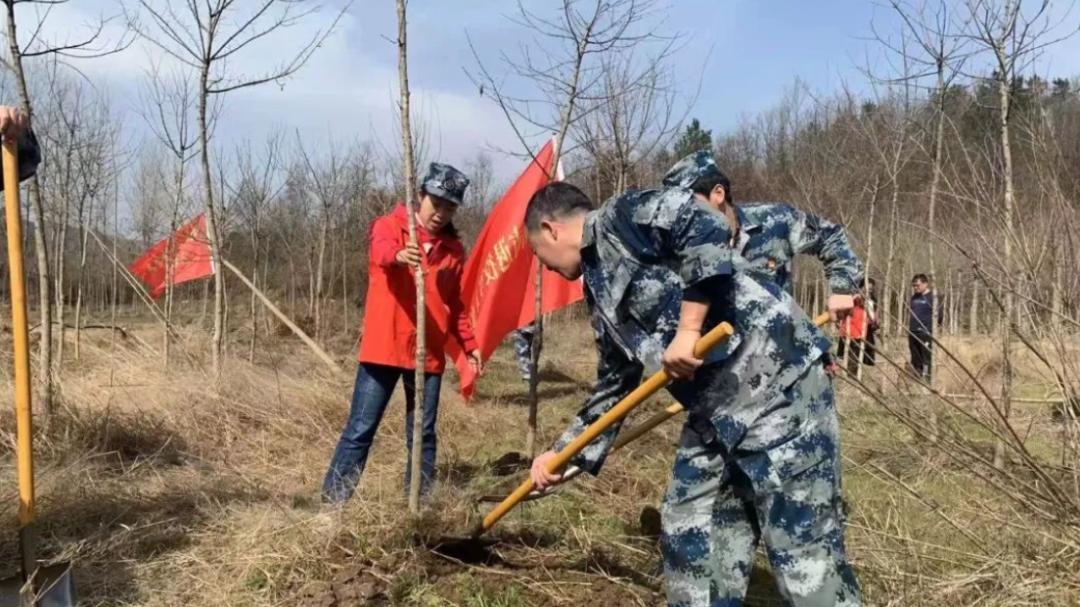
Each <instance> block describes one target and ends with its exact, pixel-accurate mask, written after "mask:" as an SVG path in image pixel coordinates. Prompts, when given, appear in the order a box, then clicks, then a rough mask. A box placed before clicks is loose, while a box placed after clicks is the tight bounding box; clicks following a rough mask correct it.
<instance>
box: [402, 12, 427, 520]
mask: <svg viewBox="0 0 1080 607" xmlns="http://www.w3.org/2000/svg"><path fill="white" fill-rule="evenodd" d="M397 18H398V38H397V46H398V83H399V87H400V89H401V103H400V109H401V141H402V151H403V158H404V161H405V166H404V169H405V175H404V177H405V211H406V215H408V222H409V243H410V244H412V245H414V246H415V245H417V243H418V241H417V238H416V211H415V209H416V204H415V202H416V201H415V190H414V188H415V187H416V176H415V175H414V174H413V173H414V169H415V168H416V167H415V165H414V164H413V141H412V127H411V126H410V115H409V62H408V53H407V39H406V32H407V28H406V22H405V0H397ZM423 256H424V255H423V252H421V259H422V258H423ZM414 275H415V280H416V375H415V377H414V380H413V381H414V388H415V396H414V399H415V405H414V409H413V444H412V462H411V464H412V467H411V470H410V481H411V483H410V485H409V511H410V512H412V513H413V514H417V513H419V512H420V485H421V482H422V479H421V477H420V475H421V465H420V464H421V462H420V458H421V455H422V453H421V443H423V431H424V379H425V375H424V366H425V362H426V361H427V342H426V341H425V333H426V330H425V329H426V328H427V325H426V318H425V316H426V314H425V312H426V310H425V307H424V306H425V302H424V300H425V298H424V295H425V289H424V286H425V284H424V264H423V262H422V261H421V263H418V264H416V268H415V270H414Z"/></svg>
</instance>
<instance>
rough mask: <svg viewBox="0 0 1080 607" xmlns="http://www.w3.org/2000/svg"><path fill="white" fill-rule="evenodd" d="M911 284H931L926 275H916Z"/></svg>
mask: <svg viewBox="0 0 1080 607" xmlns="http://www.w3.org/2000/svg"><path fill="white" fill-rule="evenodd" d="M911 282H921V283H925V284H930V279H929V278H927V276H926V274H916V275H914V276H912V277H911Z"/></svg>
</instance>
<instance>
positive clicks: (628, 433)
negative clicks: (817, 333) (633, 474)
mask: <svg viewBox="0 0 1080 607" xmlns="http://www.w3.org/2000/svg"><path fill="white" fill-rule="evenodd" d="M831 319H832V317H831V316H830V315H829V313H828V312H823V313H821V314H818V315H817V316H816V317H815V318H814V324H815V325H817V326H818V327H824V326H825V325H827V324H829V321H830V320H831ZM702 341H704V338H702ZM699 343H700V342H699ZM683 411H685V408H684V407H683V406H682V405H681V404H679V403H671V404H670V405H668V406H667V407H664V409H663V410H662V411H660V412H658V413H656V414H655V415H653V416H651V417H649V419H647V420H645V421H644V422H642V423H641V424H639V425H637V426H634V427H633V428H630V429H628V430H624V431H623V432H622V434H620V435H619V438H617V439H616V440H615V442H614V443H613V444H612V445H611V452H615V451H618V450H619V449H621V448H623V447H625V446H626V445H627V444H629V443H632V442H634V441H635V440H637V439H638V438H640V437H641V435H643V434H645V433H647V432H648V431H650V430H652V429H653V428H655V427H657V426H659V425H660V424H662V423H664V422H666V421H667V420H669V419H671V418H673V417H675V416H676V415H678V414H680V413H682V412H683ZM579 474H581V469H580V468H578V467H577V466H570V467H569V468H567V469H566V470H564V471H563V482H565V481H568V480H570V479H572V478H574V477H576V476H578V475H579ZM561 485H562V483H560V484H558V485H552V486H551V487H548V488H547V489H545V490H543V491H535V490H530V491H529V493H528V494H527V495H526V496H525V497H524V498H523V499H522V501H526V502H528V501H532V500H535V499H539V498H541V497H545V496H547V495H550V494H551V493H553V492H554V491H555V490H557V489H558V488H559V487H560V486H561ZM499 499H501V498H499V497H498V496H490V495H485V496H484V497H482V498H480V501H483V502H493V501H498V500H499Z"/></svg>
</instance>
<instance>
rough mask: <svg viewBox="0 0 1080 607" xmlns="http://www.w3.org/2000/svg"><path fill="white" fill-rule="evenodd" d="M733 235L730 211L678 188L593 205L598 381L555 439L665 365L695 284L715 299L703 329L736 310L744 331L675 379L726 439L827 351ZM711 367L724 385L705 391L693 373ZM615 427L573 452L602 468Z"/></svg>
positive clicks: (588, 273)
mask: <svg viewBox="0 0 1080 607" xmlns="http://www.w3.org/2000/svg"><path fill="white" fill-rule="evenodd" d="M748 223H749V221H748ZM748 234H751V238H752V233H751V232H748ZM730 242H731V231H730V230H729V228H728V225H727V220H726V219H725V218H724V217H723V216H722V215H720V214H719V213H718V212H716V211H715V210H713V209H710V208H709V207H707V206H705V205H703V204H701V203H700V202H698V201H697V200H696V199H695V198H694V197H693V195H692V194H691V193H690V191H689V190H686V189H681V188H670V189H665V190H637V191H630V192H627V193H625V194H623V195H621V196H619V197H617V198H613V199H611V200H609V201H607V202H606V203H604V205H603V206H602V207H601V208H600V209H598V210H597V211H594V212H592V213H590V214H589V215H588V217H587V219H586V222H585V230H584V234H583V240H582V265H583V272H584V274H583V279H584V285H585V297H586V302H587V303H588V306H589V309H590V312H591V316H592V324H593V330H594V333H595V337H596V346H597V354H598V363H597V381H596V384H595V385H594V388H593V394H592V396H591V397H590V398H589V399H588V400H587V401H586V402H585V404H584V406H583V407H582V409H581V410H580V411H579V412H578V414H577V416H576V417H575V419H574V420H573V421H572V422H571V424H570V427H569V428H568V429H567V430H566V432H564V433H563V435H562V436H561V437H560V438H559V440H558V441H557V442H556V444H555V449H556V450H559V449H562V448H563V447H565V446H566V445H567V444H568V443H569V442H570V441H572V440H573V439H574V438H575V437H576V436H577V435H578V434H580V433H581V432H582V431H583V430H584V429H585V427H586V426H588V425H589V424H591V423H592V422H594V421H596V420H597V419H598V418H599V417H600V416H602V415H603V414H604V413H605V412H607V411H608V410H609V409H611V408H612V407H613V406H614V405H615V404H616V403H617V402H618V401H619V400H620V399H622V398H623V397H624V396H625V395H626V394H628V393H629V392H630V391H631V390H633V389H634V388H635V387H637V385H638V384H639V383H640V382H641V378H642V375H643V373H645V372H649V373H653V372H655V371H658V370H659V369H660V360H661V356H662V354H663V352H664V350H665V348H666V347H667V344H668V343H669V342H670V341H671V339H672V338H673V337H674V334H675V329H676V327H677V325H678V320H679V313H680V307H681V304H682V300H683V293H684V291H686V290H688V289H693V290H694V291H695V292H698V293H701V294H703V295H705V296H706V297H707V298H708V299H709V301H710V303H711V305H710V310H709V317H708V322H707V326H706V329H708V328H711V327H712V326H715V325H716V324H718V323H719V322H721V321H728V322H731V323H732V325H733V326H734V327H735V335H734V336H733V337H732V338H730V339H729V340H728V341H727V342H726V343H725V344H724V345H722V346H720V347H718V348H716V349H715V350H714V351H713V352H712V353H711V354H710V355H709V356H708V357H707V358H706V367H704V368H703V369H701V370H699V371H698V373H697V374H696V376H695V379H694V380H693V382H676V383H675V384H673V385H672V386H671V388H670V389H669V391H671V392H672V394H673V395H675V397H676V398H677V399H678V400H679V401H680V402H681V403H682V404H683V405H684V406H685V407H686V408H687V409H688V411H690V414H691V415H692V416H694V415H696V416H699V417H700V416H705V417H706V418H707V419H709V420H710V421H711V422H712V425H713V426H714V427H715V428H716V431H717V435H718V437H719V438H720V439H721V440H722V441H724V442H725V443H726V444H729V445H734V444H736V443H737V442H738V440H739V438H740V437H741V436H742V434H744V433H745V431H746V429H747V428H748V427H749V426H750V425H751V424H754V423H758V422H759V421H760V420H761V418H762V416H765V415H766V412H765V411H763V410H762V407H763V406H764V405H765V403H767V402H768V401H769V400H770V398H769V396H770V395H771V394H775V393H778V392H779V391H782V390H784V389H786V388H787V387H789V386H790V385H791V384H792V383H794V382H795V380H796V379H798V378H799V377H800V376H801V375H802V374H803V373H804V372H805V371H806V369H808V368H809V366H810V365H811V364H814V363H815V362H816V361H818V360H819V359H820V358H821V356H822V355H823V354H824V353H825V352H827V350H828V348H829V342H828V339H827V338H826V337H825V336H824V335H823V334H822V333H821V332H820V331H818V329H817V328H816V327H815V326H814V324H813V321H812V320H811V319H810V318H809V317H808V316H807V315H806V314H805V313H804V312H803V311H802V310H801V309H800V308H799V307H798V305H796V304H795V302H794V300H793V299H792V298H791V296H790V295H789V294H788V293H787V292H785V291H784V290H782V289H781V288H780V287H779V286H777V285H776V284H775V283H773V282H771V281H767V280H763V279H762V277H761V276H759V275H755V273H754V268H753V267H751V265H750V264H749V263H748V262H747V261H746V260H745V259H744V258H743V257H742V256H740V255H738V254H736V253H734V252H733V250H732V248H731V246H730ZM707 373H722V374H724V377H725V379H724V381H722V382H720V384H721V385H722V388H721V391H720V393H717V392H715V391H711V392H710V393H709V394H708V398H704V397H703V395H702V394H700V391H699V390H695V383H697V382H698V381H699V380H700V379H701V378H703V377H704V376H705V375H706V374H707ZM716 384H717V382H712V385H714V386H715V385H716ZM766 421H767V420H766ZM617 433H618V427H614V428H611V429H609V430H608V431H607V432H605V433H604V434H603V435H601V436H600V437H599V438H598V439H597V440H595V441H593V442H592V443H591V444H590V445H589V446H588V447H586V448H585V450H583V451H582V453H581V454H579V455H578V456H577V457H576V458H575V459H574V461H573V463H574V464H575V465H577V466H579V467H581V468H582V469H584V470H586V471H588V472H591V473H593V474H595V473H597V472H598V471H599V469H600V467H601V465H602V463H603V460H604V458H605V456H606V454H607V452H608V450H609V448H610V445H611V443H612V441H613V440H614V439H615V436H616V435H617Z"/></svg>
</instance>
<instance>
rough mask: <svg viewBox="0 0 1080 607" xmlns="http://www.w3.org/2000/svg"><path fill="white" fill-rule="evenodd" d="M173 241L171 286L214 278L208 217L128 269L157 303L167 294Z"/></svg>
mask: <svg viewBox="0 0 1080 607" xmlns="http://www.w3.org/2000/svg"><path fill="white" fill-rule="evenodd" d="M170 240H171V241H172V249H173V252H172V272H171V274H172V284H174V285H178V284H180V283H184V282H189V281H192V280H198V279H200V278H205V277H207V276H213V275H214V260H213V257H212V256H211V255H210V242H209V240H208V239H207V238H206V214H205V213H204V214H200V215H198V216H197V217H195V219H192V220H191V221H189V222H187V223H186V224H184V225H183V226H181V227H180V229H178V230H177V231H175V232H173V233H172V234H170V235H169V236H167V237H165V238H163V239H161V240H160V241H159V242H158V243H157V244H155V245H154V246H152V247H150V248H149V249H148V250H147V251H146V252H145V253H143V254H142V255H141V256H140V257H139V258H138V259H136V260H135V261H133V262H131V265H130V266H128V269H129V270H131V273H132V274H134V275H135V276H138V277H139V279H140V280H142V281H143V282H144V283H146V286H147V289H148V290H149V291H150V297H153V298H154V299H157V298H158V297H161V296H162V295H163V294H164V293H165V282H166V280H167V279H168V277H169V273H168V272H166V254H167V252H168V248H169V241H170Z"/></svg>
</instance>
